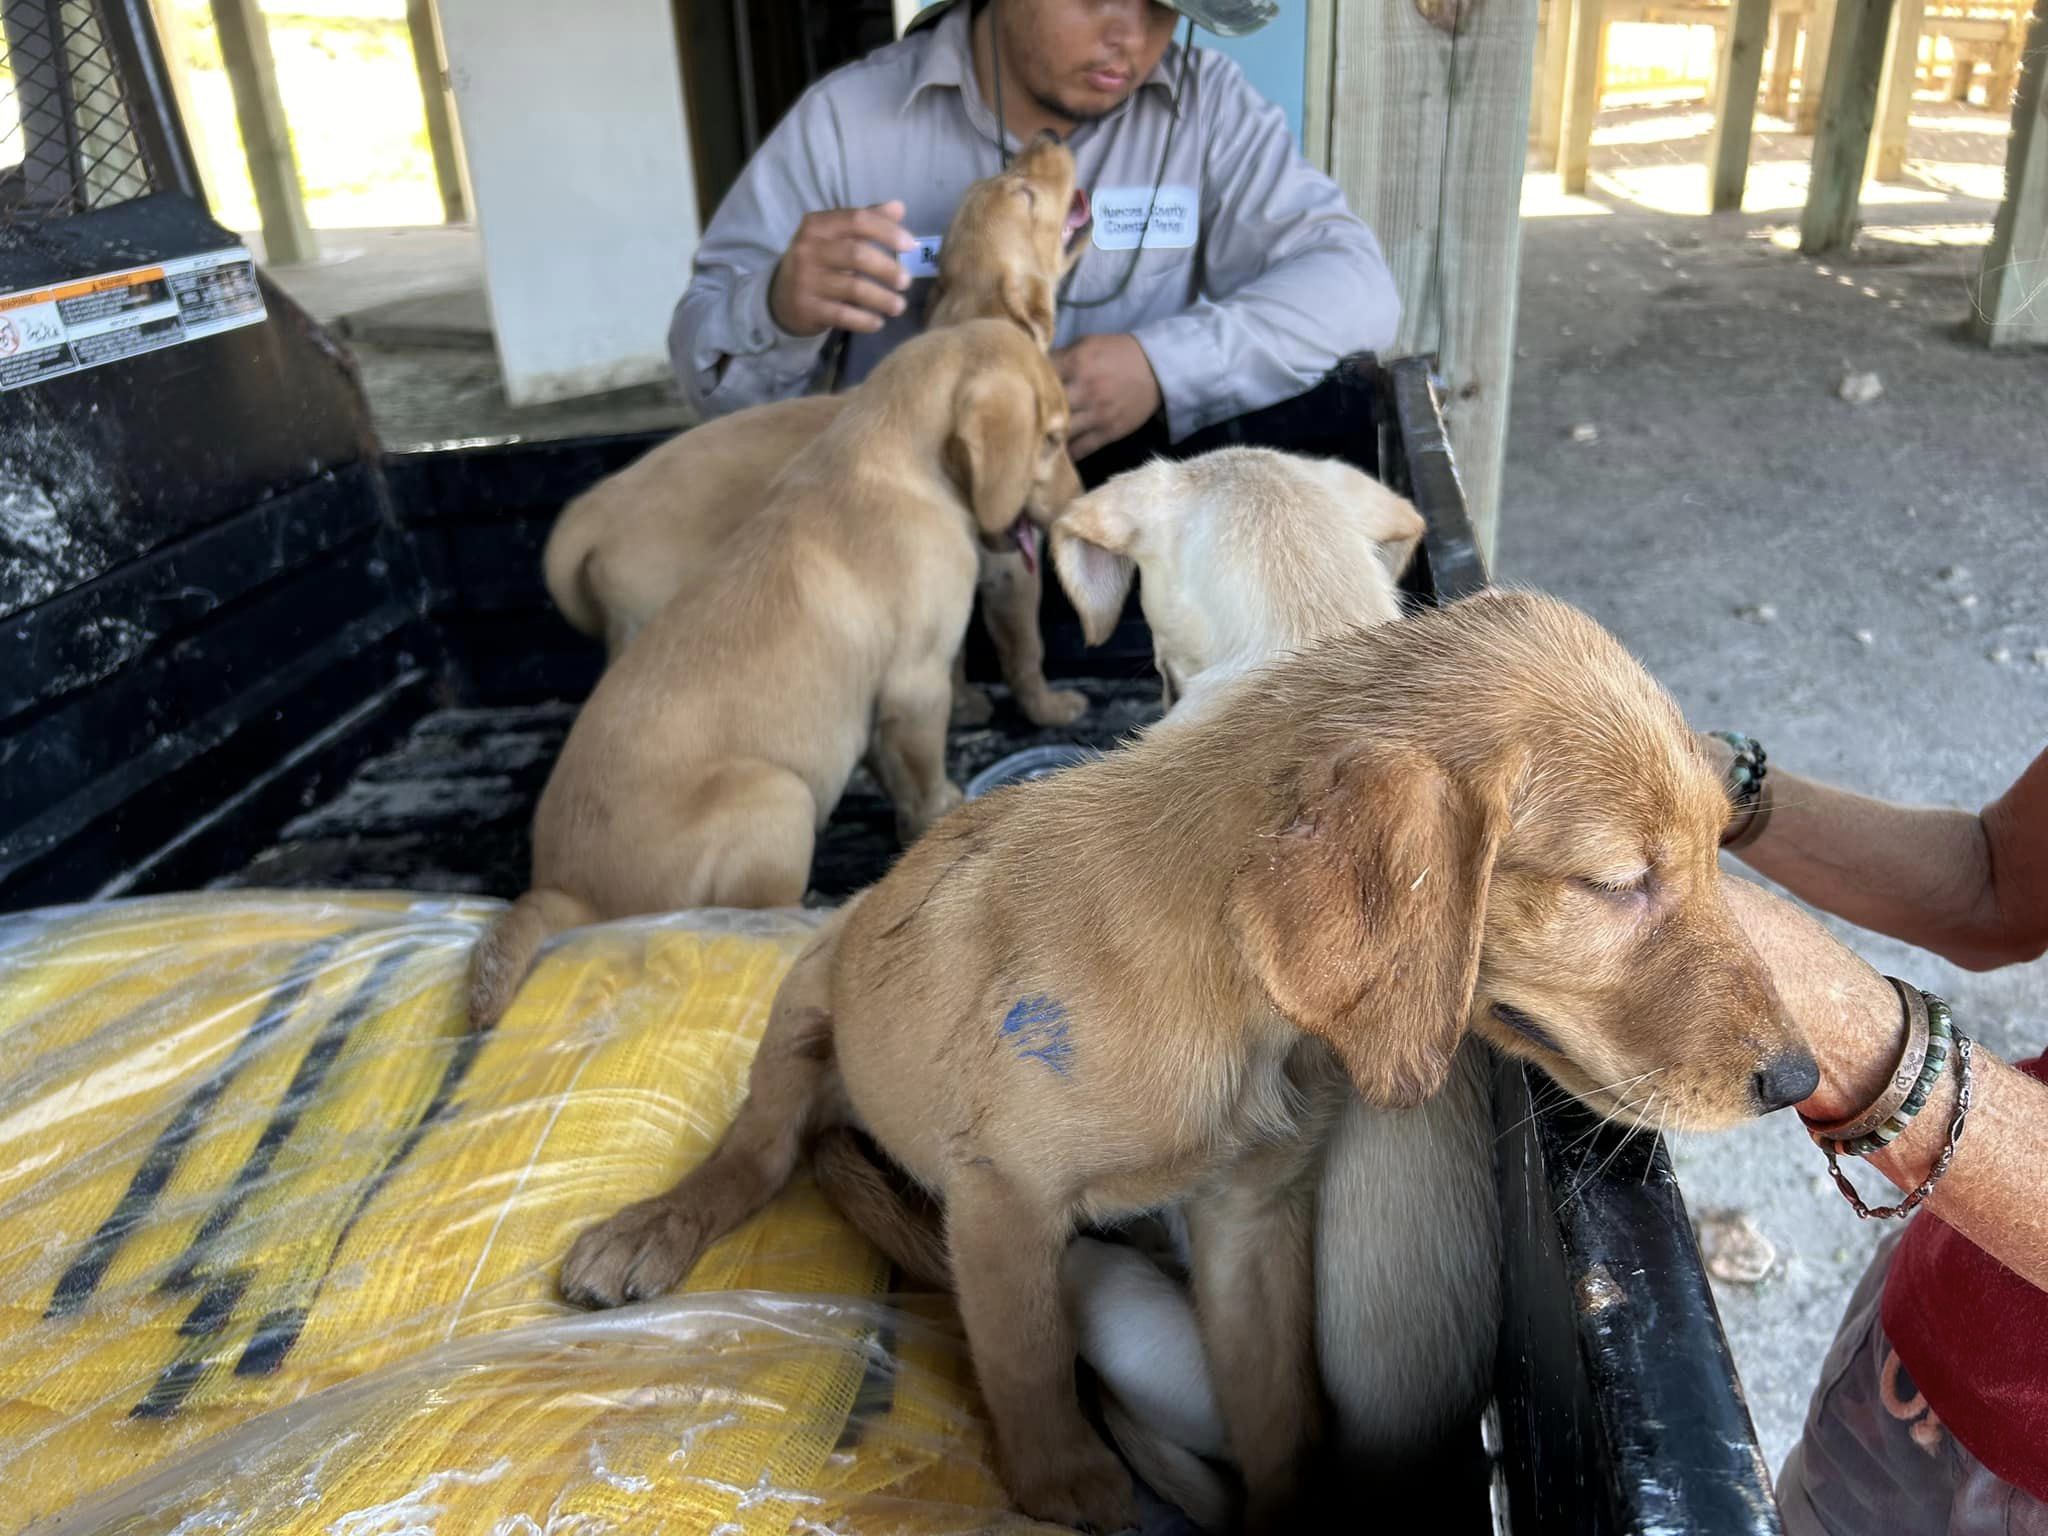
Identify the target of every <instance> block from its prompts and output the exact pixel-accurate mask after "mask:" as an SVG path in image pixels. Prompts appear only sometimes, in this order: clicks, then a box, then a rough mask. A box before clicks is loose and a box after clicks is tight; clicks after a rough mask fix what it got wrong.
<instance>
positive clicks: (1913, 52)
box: [1867, 0, 1927, 181]
mask: <svg viewBox="0 0 2048 1536" xmlns="http://www.w3.org/2000/svg"><path fill="white" fill-rule="evenodd" d="M1926 16H1927V0H1894V3H1893V6H1892V30H1891V41H1890V42H1889V43H1888V44H1886V49H1885V66H1884V90H1883V93H1882V94H1881V95H1880V96H1879V98H1878V103H1877V134H1876V137H1875V139H1874V140H1873V142H1872V143H1871V146H1870V164H1869V166H1868V168H1867V169H1868V172H1869V177H1870V179H1871V180H1872V181H1897V180H1898V179H1899V178H1900V177H1901V176H1903V175H1904V174H1905V173H1906V133H1907V130H1908V129H1909V128H1910V127H1911V126H1912V113H1913V91H1914V89H1915V88H1916V87H1917V86H1918V84H1919V82H1920V31H1921V23H1922V21H1924V20H1925V19H1926Z"/></svg>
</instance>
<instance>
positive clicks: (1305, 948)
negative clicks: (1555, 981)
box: [1229, 747, 1507, 1108]
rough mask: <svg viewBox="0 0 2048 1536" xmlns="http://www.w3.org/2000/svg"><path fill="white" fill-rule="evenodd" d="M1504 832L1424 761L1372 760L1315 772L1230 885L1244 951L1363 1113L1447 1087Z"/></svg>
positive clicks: (1376, 751)
mask: <svg viewBox="0 0 2048 1536" xmlns="http://www.w3.org/2000/svg"><path fill="white" fill-rule="evenodd" d="M1506 821H1507V813H1506V807H1505V806H1504V805H1489V804H1488V803H1486V800H1485V798H1484V797H1482V796H1480V795H1477V794H1474V793H1473V792H1472V791H1470V790H1469V789H1467V788H1466V787H1465V786H1463V785H1461V784H1460V783H1458V782H1457V781H1456V780H1454V779H1453V778H1451V777H1450V775H1448V774H1447V773H1446V772H1445V771H1444V770H1443V768H1442V767H1441V766H1440V765H1439V764H1438V763H1437V762H1436V761H1435V759H1433V758H1431V757H1430V756H1428V755H1427V754H1426V753H1423V752H1420V751H1416V750H1410V749H1396V748H1382V747H1366V748H1364V749H1362V750H1360V751H1357V752H1355V753H1351V754H1350V755H1348V756H1344V757H1340V758H1337V759H1334V760H1330V761H1326V762H1324V763H1322V764H1319V765H1316V766H1315V767H1313V768H1311V770H1310V771H1309V774H1308V778H1307V782H1306V784H1305V786H1304V793H1303V795H1302V799H1301V803H1300V805H1299V808H1298V811H1297V814H1296V816H1295V819H1294V820H1293V821H1292V822H1291V823H1290V824H1289V825H1287V826H1285V827H1283V828H1281V829H1280V830H1279V831H1278V832H1276V833H1273V834H1271V835H1270V836H1268V837H1266V838H1265V839H1263V840H1262V841H1261V842H1260V844H1259V845H1258V846H1257V847H1255V848H1254V849H1253V850H1252V853H1251V857H1250V859H1249V861H1248V862H1247V863H1246V864H1245V866H1244V867H1243V868H1242V869H1240V870H1239V871H1238V874H1237V876H1236V878H1235V880H1234V881H1233V882H1232V885H1231V890H1230V898H1229V914H1230V924H1231V928H1232V930H1233V933H1234V936H1235V938H1236V941H1237V946H1238V952H1239V953H1240V954H1241V955H1242V956H1243V957H1244V959H1245V961H1246V963H1247V964H1248V965H1249V966H1250V967H1251V969H1252V972H1253V974H1254V975H1256V976H1257V977H1258V979H1259V982H1260V985H1261V986H1263V987H1264V989H1265V992H1266V995H1267V997H1268V998H1269V999H1270V1000H1271V1002H1272V1004H1273V1006H1274V1007H1275V1008H1276V1009H1278V1010H1279V1011H1280V1013H1281V1014H1282V1015H1283V1016H1284V1017H1285V1018H1286V1019H1287V1020H1288V1021H1289V1022H1291V1023H1292V1024H1294V1025H1295V1026H1296V1027H1297V1028H1299V1029H1302V1030H1304V1031H1306V1032H1307V1033H1309V1034H1312V1035H1315V1036H1317V1037H1318V1038H1320V1039H1322V1040H1324V1041H1326V1042H1328V1044H1329V1045H1330V1047H1331V1048H1332V1049H1333V1050H1334V1051H1335V1052H1336V1053H1337V1058H1338V1060H1339V1061H1341V1062H1342V1063H1343V1064H1344V1068H1345V1071H1346V1072H1347V1073H1348V1074H1349V1075H1350V1077H1351V1081H1352V1082H1353V1083H1354V1084H1355V1085H1356V1086H1357V1088H1358V1091H1359V1093H1360V1095H1361V1096H1363V1097H1364V1098H1365V1100H1366V1101H1367V1102H1368V1103H1372V1104H1377V1105H1383V1106H1386V1107H1389V1108H1406V1107H1409V1106H1411V1105H1415V1104H1420V1103H1422V1102H1423V1101H1424V1100H1425V1099H1428V1098H1429V1097H1430V1096H1431V1095H1433V1094H1435V1093H1436V1092H1437V1090H1438V1089H1440V1088H1442V1087H1443V1084H1444V1079H1445V1077H1446V1076H1447V1075H1448V1073H1449V1072H1450V1066H1451V1058H1452V1055H1453V1054H1454V1053H1455V1052H1456V1050H1457V1048H1458V1042H1459V1040H1460V1039H1462V1038H1463V1036H1464V1033H1465V1028H1466V1024H1467V1022H1468V1019H1469V1015H1470V1013H1471V1009H1472V996H1473V993H1474V991H1475V990H1476V989H1477V987H1478V984H1479V952H1480V938H1481V935H1482V932H1483V930H1484V927H1485V921H1486V897H1487V889H1488V886H1489V884H1490V883H1491V880H1492V875H1493V863H1494V858H1495V856H1496V854H1497V853H1498V851H1499V847H1500V840H1501V836H1502V833H1503V831H1504V830H1505V826H1506Z"/></svg>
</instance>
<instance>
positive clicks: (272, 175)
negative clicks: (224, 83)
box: [213, 0, 320, 267]
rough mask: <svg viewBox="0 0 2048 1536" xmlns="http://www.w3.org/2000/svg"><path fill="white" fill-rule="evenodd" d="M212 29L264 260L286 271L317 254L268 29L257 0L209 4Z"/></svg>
mask: <svg viewBox="0 0 2048 1536" xmlns="http://www.w3.org/2000/svg"><path fill="white" fill-rule="evenodd" d="M213 27H214V31H215V32H216V33H217V34H218V35H219V37H220V60H221V63H222V64H223V65H224V66H225V67H226V69H227V74H228V84H229V86H230V87H232V88H233V90H234V93H235V120H236V121H237V122H238V123H239V124H240V125H241V129H242V153H243V155H244V156H245V157H247V159H248V162H249V182H250V185H252V186H253V187H254V188H255V189H256V208H257V211H258V212H259V213H260V214H262V216H263V258H264V260H265V262H267V263H268V264H269V265H270V266H273V267H288V266H292V265H294V264H296V263H298V262H302V261H311V260H312V259H313V258H314V257H315V256H318V255H319V254H320V245H319V242H318V241H317V240H315V239H314V238H313V226H312V225H310V224H308V223H307V222H306V200H305V196H304V194H303V193H302V192H301V191H300V190H299V162H298V158H297V156H295V155H294V154H293V153H292V130H291V125H290V124H288V123H287V122H286V121H285V116H284V98H283V97H282V96H280V95H279V94H278V90H277V61H276V60H275V59H273V58H272V57H271V54H270V29H269V28H268V26H266V25H265V23H264V20H263V12H262V10H261V9H259V8H258V6H257V3H256V0H213Z"/></svg>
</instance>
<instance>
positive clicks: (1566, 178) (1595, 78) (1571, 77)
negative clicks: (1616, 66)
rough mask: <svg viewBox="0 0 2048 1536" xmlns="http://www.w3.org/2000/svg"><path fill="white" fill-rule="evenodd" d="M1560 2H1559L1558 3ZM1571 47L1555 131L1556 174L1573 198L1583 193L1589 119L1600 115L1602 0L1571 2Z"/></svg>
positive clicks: (1604, 19)
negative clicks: (1561, 118) (1561, 115)
mask: <svg viewBox="0 0 2048 1536" xmlns="http://www.w3.org/2000/svg"><path fill="white" fill-rule="evenodd" d="M1560 3H1562V0H1560ZM1571 8H1572V26H1571V45H1570V48H1569V51H1568V62H1567V67H1566V72H1565V88H1564V121H1563V124H1562V126H1561V127H1560V128H1559V130H1558V152H1557V174H1558V176H1559V178H1560V179H1561V180H1562V181H1563V183H1564V189H1565V191H1567V192H1570V193H1573V194H1574V195H1576V194H1578V193H1581V192H1584V191H1585V190H1586V168H1587V165H1588V164H1589V163H1590V161H1591V158H1592V153H1593V119H1594V118H1596V117H1598V116H1599V115H1600V77H1601V75H1602V74H1603V73H1604V72H1605V65H1606V63H1607V6H1606V0H1571Z"/></svg>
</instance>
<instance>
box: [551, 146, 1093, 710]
mask: <svg viewBox="0 0 2048 1536" xmlns="http://www.w3.org/2000/svg"><path fill="white" fill-rule="evenodd" d="M1087 209H1088V200H1087V196H1086V194H1085V193H1083V192H1081V191H1080V189H1079V188H1078V187H1077V186H1076V185H1075V181H1074V157H1073V155H1072V153H1071V152H1069V151H1068V150H1067V149H1066V147H1065V146H1064V145H1062V144H1061V143H1060V142H1059V141H1058V140H1057V139H1054V138H1041V139H1039V140H1038V141H1037V142H1035V143H1034V144H1032V145H1031V146H1030V147H1029V148H1028V149H1026V150H1025V151H1024V152H1023V153H1022V154H1020V155H1018V156H1017V158H1016V159H1015V160H1013V161H1012V162H1011V164H1010V167H1009V169H1007V170H1005V171H1004V172H1003V173H1002V174H1001V175H998V176H992V177H989V178H988V179H987V180H984V181H978V182H976V183H975V184H974V185H973V186H972V187H970V188H968V190H967V194H966V196H965V197H963V198H962V199H961V202H960V207H959V209H958V210H957V211H956V212H955V213H954V215H953V221H952V224H951V226H950V227H949V228H948V230H947V232H946V238H945V241H944V243H943V244H942V245H941V247H940V250H939V276H938V280H937V281H936V282H935V283H934V284H933V286H932V293H931V299H930V308H929V310H928V311H927V324H928V325H929V326H932V327H938V326H945V325H956V324H958V323H959V322H961V321H963V320H973V319H982V318H995V319H1007V320H1010V321H1012V322H1014V323H1015V324H1017V325H1019V326H1021V327H1022V328H1023V329H1024V330H1025V331H1026V332H1028V333H1029V334H1030V335H1031V336H1032V337H1033V338H1034V339H1035V340H1036V341H1037V342H1038V344H1039V346H1040V347H1049V346H1051V345H1052V333H1053V314H1054V309H1053V305H1054V296H1055V293H1056V292H1057V290H1058V286H1059V281H1060V278H1061V277H1062V276H1063V275H1064V274H1065V272H1066V269H1067V267H1068V266H1070V265H1071V264H1072V262H1073V260H1074V258H1075V257H1076V256H1078V255H1079V253H1080V246H1079V245H1078V244H1077V242H1076V238H1075V237H1076V235H1077V234H1078V233H1079V231H1081V230H1082V229H1084V228H1086V226H1087ZM855 393H858V391H857V390H855V391H850V392H849V393H847V394H839V395H806V396H803V397H801V398H798V399H794V400H780V401H776V402H775V403H773V404H770V405H759V406H754V407H751V408H750V409H747V410H743V411H735V412H734V413H733V414H732V415H730V416H721V417H719V418H717V419H716V420H713V421H708V422H705V423H704V424H703V425H701V426H698V427H693V428H691V429H690V430H688V431H686V432H684V433H681V434H680V435H678V436H677V437H674V438H672V439H670V440H669V441H668V442H666V443H663V444H662V445H661V446H660V447H658V448H655V449H653V450H652V451H650V452H649V453H647V454H646V455H645V456H644V457H642V458H640V459H638V460H636V461H635V462H634V463H632V464H630V465H628V466H627V467H626V468H624V469H622V470H620V471H619V472H618V473H617V474H614V475H611V476H608V477H607V478H606V479H604V480H601V481H599V482H598V483H597V484H596V485H594V486H592V487H591V488H590V489H589V490H588V491H585V492H584V493H583V494H582V495H581V496H579V497H577V498H576V499H575V500H574V501H572V502H570V503H569V504H568V506H567V507H565V508H563V510H562V515H561V516H560V517H559V518H558V519H557V520H556V522H555V527H554V530H553V531H552V532H551V533H550V534H549V535H548V543H547V549H546V551H545V552H544V554H543V555H542V559H541V568H542V573H543V575H544V577H545V579H546V581H547V588H548V593H549V595H550V596H552V597H553V598H554V600H555V606H556V607H558V608H559V609H560V610H561V611H562V615H563V617H565V618H566V619H568V621H569V622H570V623H571V624H572V625H574V626H575V627H576V628H577V629H579V630H581V631H583V632H584V633H585V634H587V635H597V636H601V637H602V638H603V639H604V641H605V644H606V647H607V649H608V651H609V653H610V658H611V659H612V660H616V659H617V658H618V656H619V654H620V653H621V652H622V651H623V650H624V649H625V647H626V643H627V642H628V641H629V640H630V639H632V637H633V636H634V634H636V633H637V632H638V631H639V630H640V629H641V628H642V627H643V626H644V625H645V624H647V623H648V621H649V620H651V619H652V618H653V617H654V615H655V614H657V613H659V612H660V611H661V609H662V607H663V606H664V605H665V604H666V603H667V602H668V601H669V600H670V599H671V598H673V597H675V596H676V595H677V594H679V593H681V592H682V591H684V590H685V589H686V588H687V587H689V586H690V585H691V584H692V583H693V582H695V581H697V580H698V579H699V578H700V577H701V576H702V575H703V573H704V572H705V571H706V570H708V569H710V566H711V561H712V556H713V553H714V552H715V551H716V550H717V549H718V548H719V546H720V545H721V544H723V542H724V541H725V540H726V539H727V538H728V537H730V536H731V534H732V532H733V531H734V530H735V529H736V528H738V527H740V526H741V525H743V524H744V523H745V522H746V521H747V520H748V519H749V518H751V517H752V516H753V515H754V514H755V512H756V511H757V510H758V509H759V508H760V506H761V503H762V501H763V500H764V499H765V498H766V495H767V488H768V484H769V482H770V481H771V480H772V479H773V478H774V477H775V476H776V475H777V474H778V473H779V472H780V471H781V470H782V468H783V466H784V465H786V464H788V463H789V461H790V460H791V459H792V458H794V457H795V456H796V455H797V454H798V453H799V452H800V451H801V450H802V449H803V448H804V446H805V445H806V444H807V443H809V442H810V441H811V439H813V438H814V437H816V436H817V435H818V434H819V433H821V432H823V431H824V430H825V429H826V428H827V427H829V426H830V425H831V424H832V423H833V422H834V421H835V420H836V419H837V418H838V416H839V413H840V411H841V410H842V409H844V407H845V404H846V402H847V400H848V399H849V398H851V396H852V394H855ZM1027 551H1028V553H1027ZM981 578H982V580H981V593H982V618H983V622H984V623H986V624H987V626H988V630H989V634H990V637H991V638H992V639H993V640H994V641H995V644H996V654H997V655H998V657H999V658H1000V659H1001V661H1002V666H1003V678H1004V681H1005V682H1007V683H1008V684H1009V686H1010V690H1011V692H1012V693H1013V694H1014V695H1015V696H1016V699H1017V704H1018V707H1019V708H1020V709H1022V710H1023V711H1024V713H1025V714H1026V715H1027V716H1028V717H1029V718H1030V719H1031V720H1032V721H1033V722H1034V723H1035V724H1038V725H1066V724H1069V723H1071V722H1072V721H1074V720H1075V719H1078V718H1079V716H1080V714H1081V712H1082V710H1083V709H1084V708H1085V707H1086V701H1085V700H1084V699H1083V698H1082V696H1081V695H1080V694H1078V693H1075V692H1073V691H1071V690H1056V689H1053V688H1051V687H1050V686H1049V685H1048V684H1047V683H1046V681H1045V673H1044V666H1045V645H1044V642H1043V640H1042V639H1041V638H1040V635H1039V631H1038V605H1039V597H1040V590H1041V581H1040V578H1039V574H1038V570H1037V541H1036V535H1035V534H1028V535H1027V539H1026V542H1025V544H1024V546H1023V548H1022V549H1018V550H1009V551H1002V552H998V551H989V552H986V553H985V554H984V556H983V559H982V566H981ZM956 683H957V685H958V686H959V687H960V688H961V689H963V690H964V688H965V679H964V675H961V676H958V677H957V678H956ZM961 705H962V708H963V709H964V710H965V711H966V712H967V713H968V714H969V716H971V717H975V718H982V719H985V718H986V717H987V700H986V699H985V698H982V697H981V696H980V695H979V694H978V693H977V694H974V695H971V696H968V695H965V694H963V698H962V701H961Z"/></svg>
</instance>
